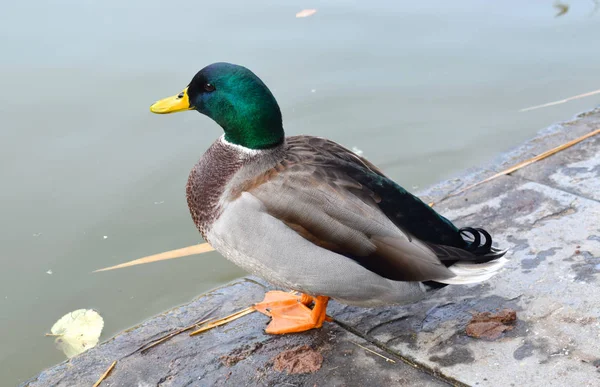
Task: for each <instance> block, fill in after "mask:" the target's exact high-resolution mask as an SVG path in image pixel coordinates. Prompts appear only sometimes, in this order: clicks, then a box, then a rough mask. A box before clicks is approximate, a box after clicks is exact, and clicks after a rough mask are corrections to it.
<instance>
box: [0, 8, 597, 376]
mask: <svg viewBox="0 0 600 387" xmlns="http://www.w3.org/2000/svg"><path fill="white" fill-rule="evenodd" d="M565 4H568V5H569V9H568V12H566V13H565V14H563V15H562V16H560V17H555V14H556V12H557V9H555V8H554V7H553V3H551V2H522V1H516V0H510V1H503V2H496V3H492V2H480V1H472V0H471V1H461V2H447V1H442V0H438V1H434V2H392V1H377V2H366V1H363V2H359V1H351V0H345V1H335V2H328V1H316V2H311V3H310V4H305V3H294V2H291V3H290V2H278V3H276V4H272V3H271V2H266V1H254V2H252V4H250V3H248V2H243V1H240V0H234V1H229V2H203V3H199V2H197V1H190V0H181V1H179V2H178V3H177V6H176V7H172V6H168V5H167V4H166V3H165V2H164V1H158V0H146V1H144V2H140V1H130V2H122V1H117V0H105V1H101V2H91V1H80V0H78V1H75V0H60V1H58V2H43V1H40V0H32V1H30V2H27V3H25V2H9V3H7V4H4V5H3V12H2V13H1V14H0V32H1V34H0V36H1V37H0V48H1V49H2V58H3V60H2V61H1V63H0V69H1V70H2V71H1V72H0V83H1V84H2V88H1V91H0V117H2V129H1V130H2V141H0V179H1V180H0V181H1V182H2V189H1V190H0V213H1V214H2V222H1V223H0V238H2V243H1V245H0V246H1V249H2V250H1V253H2V254H1V255H0V264H1V265H2V266H1V267H2V270H1V271H0V308H1V309H2V313H1V314H0V331H1V332H3V333H2V335H3V338H2V344H3V345H2V346H0V364H1V365H0V367H1V368H0V375H2V379H3V382H4V383H3V384H6V385H12V384H15V383H16V382H17V381H19V380H23V379H24V378H26V377H29V376H32V375H34V374H35V373H36V372H38V371H39V370H41V369H42V368H45V367H47V366H49V365H51V364H54V363H57V362H59V361H61V360H62V359H63V358H64V356H63V354H62V353H61V352H59V351H57V350H56V349H55V348H54V347H53V342H52V340H51V339H48V338H45V337H44V333H46V332H48V331H49V329H50V327H52V324H53V323H54V322H55V321H56V320H57V319H58V318H59V317H60V316H62V315H64V314H65V313H67V312H69V311H72V310H76V309H80V308H95V309H97V310H98V311H99V312H100V313H101V314H102V316H103V317H104V320H105V322H106V325H105V330H104V334H103V339H106V338H108V337H110V336H111V335H112V334H114V333H116V332H118V331H119V330H121V329H123V328H126V327H128V326H131V325H133V324H135V323H137V322H139V321H141V320H142V319H145V318H147V317H149V316H151V315H153V314H156V313H158V312H160V311H162V310H165V309H167V308H170V307H172V306H174V305H176V304H178V303H182V302H185V301H186V300H189V299H190V298H192V297H194V296H195V295H197V294H199V293H200V292H203V291H205V290H207V289H209V288H211V287H214V286H216V285H218V284H221V283H223V282H226V281H228V280H231V279H233V278H235V277H236V276H239V275H241V274H242V272H241V271H240V270H238V269H236V268H235V267H234V266H233V265H232V264H229V263H228V262H226V261H225V260H224V259H222V258H221V257H220V256H219V255H218V254H217V253H214V252H213V253H208V254H205V255H202V256H200V257H190V258H184V259H179V260H174V261H167V262H161V263H156V264H151V265H143V266H137V267H135V268H129V269H123V270H116V271H112V272H106V273H97V274H91V272H92V271H93V270H95V269H97V268H100V267H105V266H110V265H113V264H117V263H120V262H123V261H126V260H129V259H133V258H136V257H140V256H144V255H149V254H152V253H156V252H161V251H165V250H170V249H175V248H178V247H183V246H188V245H191V244H193V243H196V242H200V236H199V235H198V233H197V231H196V230H195V228H194V226H193V225H192V222H191V220H190V217H189V214H188V210H187V207H186V202H185V197H184V195H185V192H184V187H185V182H186V179H187V174H188V172H189V169H190V168H191V166H192V165H193V164H194V162H195V161H196V160H197V159H198V157H199V156H200V154H201V153H202V152H203V151H204V150H205V149H206V148H207V147H208V146H209V145H210V143H211V142H212V141H214V139H216V138H217V137H218V136H219V135H220V130H219V128H218V127H216V125H215V124H214V123H212V122H211V121H210V120H209V119H207V118H205V117H203V116H201V115H199V114H196V113H192V112H190V113H186V114H178V115H173V116H168V117H160V116H155V115H152V114H151V113H150V112H149V111H148V107H149V105H150V104H151V103H152V102H154V101H155V100H156V99H157V98H160V97H162V96H164V95H171V94H173V93H174V92H176V91H179V90H181V88H182V87H184V86H185V85H187V83H188V82H189V80H190V78H191V76H192V75H193V74H194V73H195V72H196V71H197V70H198V69H200V68H201V67H203V66H205V65H207V64H209V63H211V62H215V61H230V62H235V63H239V64H243V65H245V66H247V67H249V68H251V69H253V70H254V71H255V72H256V73H257V74H258V75H259V76H260V77H261V78H262V79H263V80H264V81H265V82H266V83H267V84H268V85H269V87H270V88H271V89H272V91H273V93H274V94H275V96H276V97H277V99H278V100H279V103H280V105H281V108H282V111H283V114H284V124H285V128H286V130H287V132H288V134H301V133H304V134H314V135H320V136H326V137H329V138H331V139H333V140H336V141H338V142H340V143H342V144H344V145H346V146H348V147H358V148H359V149H361V150H362V151H363V152H364V155H365V156H366V157H368V158H369V159H370V160H372V161H373V162H375V163H376V164H378V165H380V166H383V167H384V169H385V171H386V172H387V173H388V174H389V175H391V176H392V177H393V178H394V179H396V180H397V181H398V182H400V183H401V184H402V185H403V186H405V187H406V188H408V189H417V188H418V187H423V186H425V185H427V184H431V183H433V182H435V181H438V180H440V179H444V178H447V177H450V176H452V174H454V173H457V172H458V171H461V170H463V169H465V168H467V167H472V166H475V165H478V164H480V163H483V162H485V161H487V160H489V159H490V158H492V157H494V156H495V155H497V154H498V153H500V152H502V151H505V150H507V149H509V148H510V147H512V146H515V145H517V144H519V143H520V142H522V141H523V140H525V139H527V138H529V137H531V136H533V135H534V134H535V132H536V131H537V130H539V129H541V128H543V127H545V126H547V125H549V124H551V123H553V122H556V121H559V120H563V119H566V118H569V117H571V116H572V115H573V114H575V113H577V112H579V111H582V110H585V109H588V108H591V107H592V106H594V105H595V104H597V103H598V101H599V100H600V98H599V97H598V96H591V97H588V98H583V99H579V100H574V101H570V102H568V103H564V104H561V105H556V106H552V107H547V108H542V109H537V110H532V111H528V112H519V110H520V109H523V108H525V107H529V106H534V105H538V104H542V103H546V102H549V101H555V100H559V99H562V98H566V97H569V96H574V95H577V94H581V93H583V92H587V91H590V90H595V89H598V88H600V80H599V79H598V77H597V69H598V67H599V65H600V52H599V51H598V50H597V49H595V47H596V46H597V36H598V33H599V32H600V25H599V23H598V19H597V17H594V16H590V12H591V9H590V7H591V5H590V4H589V3H587V2H574V1H573V2H568V3H567V2H565ZM32 7H33V8H32ZM307 7H310V8H314V9H316V10H317V13H314V14H313V15H311V16H310V17H304V18H296V17H295V15H296V13H298V12H299V11H301V10H302V9H304V8H307Z"/></svg>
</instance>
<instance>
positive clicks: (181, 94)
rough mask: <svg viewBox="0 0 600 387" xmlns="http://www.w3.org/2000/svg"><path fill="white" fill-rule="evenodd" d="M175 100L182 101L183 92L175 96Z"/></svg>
mask: <svg viewBox="0 0 600 387" xmlns="http://www.w3.org/2000/svg"><path fill="white" fill-rule="evenodd" d="M177 98H178V99H182V98H183V91H182V92H181V93H179V94H178V95H177Z"/></svg>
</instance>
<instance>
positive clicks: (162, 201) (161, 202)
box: [154, 200, 165, 204]
mask: <svg viewBox="0 0 600 387" xmlns="http://www.w3.org/2000/svg"><path fill="white" fill-rule="evenodd" d="M164 202H165V201H164V200H161V201H160V202H154V204H163V203H164Z"/></svg>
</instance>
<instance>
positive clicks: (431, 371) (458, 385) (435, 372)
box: [334, 316, 471, 387]
mask: <svg viewBox="0 0 600 387" xmlns="http://www.w3.org/2000/svg"><path fill="white" fill-rule="evenodd" d="M407 317H408V316H407ZM334 323H335V324H337V325H338V326H339V327H340V328H342V329H344V330H346V331H348V332H350V333H352V334H354V335H356V336H358V337H360V338H362V339H363V340H365V341H367V342H369V343H371V344H372V345H374V346H376V347H377V348H379V349H381V350H382V351H385V352H386V353H389V354H390V355H393V356H397V357H399V358H400V359H401V360H402V361H403V362H405V363H406V364H408V365H410V366H412V367H415V368H417V369H419V370H420V371H422V372H425V373H426V374H428V375H431V376H433V377H435V378H438V379H439V380H441V381H444V382H446V383H448V384H449V385H451V386H455V387H471V386H470V385H468V384H466V383H464V382H462V381H460V380H458V379H455V378H453V377H452V376H450V375H446V374H444V373H442V372H440V370H439V369H436V368H433V367H431V366H429V365H427V364H424V363H422V362H421V361H419V360H418V359H415V358H413V357H409V356H406V355H404V354H402V353H400V352H396V351H394V350H392V349H391V348H388V347H387V346H386V345H385V344H384V343H381V342H380V341H379V340H375V339H373V338H371V337H369V336H367V335H365V334H364V333H362V332H360V331H358V330H356V329H354V328H353V327H351V326H349V325H346V324H344V323H343V322H341V321H338V320H335V319H334Z"/></svg>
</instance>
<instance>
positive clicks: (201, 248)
mask: <svg viewBox="0 0 600 387" xmlns="http://www.w3.org/2000/svg"><path fill="white" fill-rule="evenodd" d="M213 250H214V248H213V247H212V246H211V245H209V244H208V243H201V244H199V245H192V246H188V247H183V248H181V249H176V250H170V251H165V252H164V253H160V254H154V255H148V256H147V257H143V258H139V259H134V260H133V261H129V262H125V263H121V264H119V265H115V266H110V267H105V268H103V269H98V270H94V273H98V272H101V271H108V270H114V269H122V268H125V267H129V266H135V265H143V264H145V263H151V262H159V261H165V260H167V259H175V258H182V257H187V256H189V255H194V254H202V253H208V252H209V251H213Z"/></svg>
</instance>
